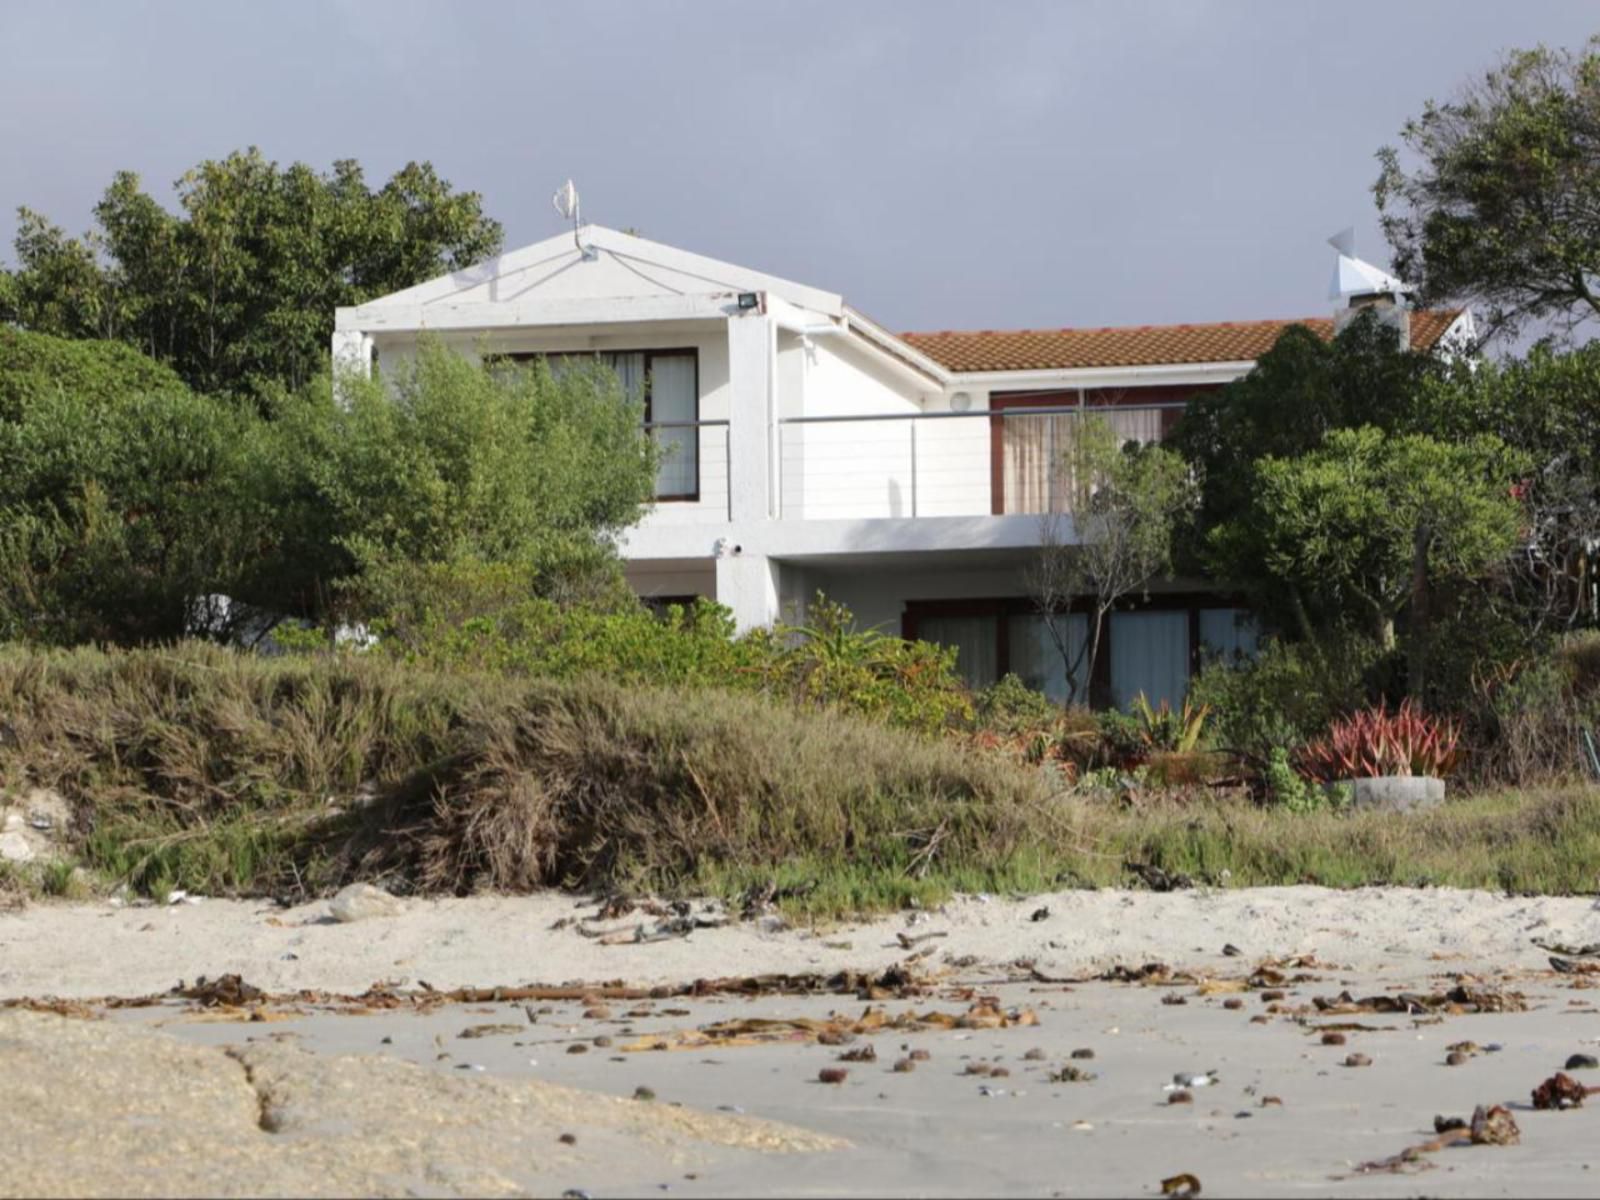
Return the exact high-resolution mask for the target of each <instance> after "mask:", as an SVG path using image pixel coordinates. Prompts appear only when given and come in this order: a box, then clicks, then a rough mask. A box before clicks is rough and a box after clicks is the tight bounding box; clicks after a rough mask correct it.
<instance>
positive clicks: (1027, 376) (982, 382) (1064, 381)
mask: <svg viewBox="0 0 1600 1200" xmlns="http://www.w3.org/2000/svg"><path fill="white" fill-rule="evenodd" d="M1255 365H1256V363H1255V360H1254V359H1250V358H1247V359H1235V360H1231V361H1228V362H1206V363H1151V364H1148V365H1144V366H1137V367H1062V368H1055V369H1050V370H1039V371H954V372H951V374H950V379H951V382H952V384H953V385H963V384H965V385H969V386H972V387H986V388H989V389H990V390H992V391H993V390H999V389H1003V388H1007V387H1050V386H1065V387H1098V386H1101V385H1106V384H1109V385H1112V386H1115V385H1116V384H1118V383H1133V382H1137V381H1143V382H1147V383H1150V382H1161V383H1210V382H1214V381H1216V380H1218V379H1221V380H1223V381H1227V380H1230V379H1237V378H1238V377H1239V376H1241V375H1248V374H1249V373H1250V372H1251V371H1252V370H1254V369H1255Z"/></svg>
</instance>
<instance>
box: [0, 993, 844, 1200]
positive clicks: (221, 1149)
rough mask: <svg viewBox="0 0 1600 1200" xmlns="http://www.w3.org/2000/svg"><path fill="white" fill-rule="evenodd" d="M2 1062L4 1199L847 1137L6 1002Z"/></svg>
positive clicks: (251, 1188)
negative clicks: (234, 1044) (182, 1036)
mask: <svg viewBox="0 0 1600 1200" xmlns="http://www.w3.org/2000/svg"><path fill="white" fill-rule="evenodd" d="M0 1058H3V1060H4V1062H5V1069H4V1070H3V1071H0V1112H4V1113H5V1114H6V1118H5V1120H6V1131H7V1135H8V1136H7V1139H6V1140H7V1144H8V1147H9V1149H8V1150H7V1152H6V1162H5V1170H4V1171H0V1195H18V1196H91V1195H117V1196H206V1195H306V1196H313V1195H316V1196H350V1195H392V1194H417V1193H418V1192H421V1193H423V1194H435V1195H437V1194H447V1195H448V1194H453V1195H472V1196H479V1195H482V1196H491V1195H523V1194H528V1193H529V1192H530V1191H531V1192H532V1193H534V1194H541V1195H543V1194H558V1193H559V1192H561V1191H563V1190H565V1189H566V1188H567V1187H570V1186H572V1185H573V1181H575V1180H582V1179H585V1178H594V1177H596V1176H597V1175H598V1174H602V1173H603V1175H604V1177H605V1178H606V1179H607V1180H609V1181H612V1182H614V1183H617V1184H621V1185H624V1186H625V1185H626V1184H627V1182H628V1181H629V1180H633V1181H636V1182H637V1183H638V1184H639V1185H640V1186H645V1185H649V1184H653V1183H654V1182H655V1181H656V1180H657V1179H659V1178H661V1177H664V1176H665V1175H669V1174H673V1173H677V1174H681V1173H682V1172H683V1171H684V1170H685V1169H688V1170H694V1169H695V1168H696V1167H697V1166H699V1167H703V1166H704V1165H706V1164H708V1163H713V1162H727V1161H728V1159H729V1157H730V1156H733V1157H738V1156H740V1155H745V1154H750V1153H757V1154H768V1153H791V1152H807V1151H823V1150H832V1149H836V1148H838V1147H841V1146H843V1145H845V1144H846V1143H844V1142H843V1141H841V1140H839V1139H837V1138H832V1137H828V1136H826V1135H823V1134H815V1133H808V1132H806V1131H804V1130H800V1129H795V1128H792V1127H788V1126H782V1125H777V1124H773V1123H770V1122H765V1121H758V1120H752V1119H749V1118H743V1117H727V1116H721V1115H715V1114H708V1113H701V1112H697V1111H694V1110H692V1109H686V1108H678V1107H674V1106H670V1105H667V1104H657V1103H651V1102H648V1101H642V1100H628V1099H619V1098H617V1097H614V1096H603V1095H599V1094H597V1093H594V1092H587V1091H580V1090H577V1089H575V1088H568V1087H560V1086H557V1085H555V1084H550V1083H544V1082H541V1081H537V1080H531V1079H505V1078H495V1077H490V1076H482V1075H467V1076H463V1075H455V1074H451V1073H440V1072H435V1071H428V1070H425V1069H424V1068H422V1067H419V1066H417V1065H415V1064H412V1063H408V1062H402V1061H397V1060H395V1059H392V1058H374V1057H369V1056H338V1057H334V1056H323V1055H314V1054H309V1053H306V1052H305V1051H302V1050H300V1049H297V1048H295V1047H293V1046H287V1045H275V1044H270V1043H268V1044H257V1045H251V1046H246V1047H244V1048H243V1049H239V1050H234V1051H229V1050H224V1049H220V1048H214V1047H204V1046H194V1045H186V1044H184V1043H182V1042H179V1041H177V1040H176V1039H174V1038H172V1037H169V1036H167V1035H165V1034H162V1033H156V1032H152V1031H149V1030H142V1029H138V1028H135V1027H132V1026H129V1025H126V1024H117V1023H111V1022H101V1021H79V1020H68V1019H64V1018H61V1017H55V1016H51V1015H48V1014H40V1013H27V1012H7V1013H0ZM567 1132H572V1133H573V1134H575V1141H574V1142H573V1143H572V1144H570V1145H568V1144H563V1143H562V1142H561V1141H560V1140H559V1139H560V1136H561V1135H562V1134H563V1133H567Z"/></svg>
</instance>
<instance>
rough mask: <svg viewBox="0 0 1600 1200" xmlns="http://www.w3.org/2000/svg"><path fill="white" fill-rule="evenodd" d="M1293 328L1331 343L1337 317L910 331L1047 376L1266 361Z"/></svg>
mask: <svg viewBox="0 0 1600 1200" xmlns="http://www.w3.org/2000/svg"><path fill="white" fill-rule="evenodd" d="M1460 315H1461V310H1459V309H1454V310H1447V309H1432V310H1422V311H1419V312H1414V313H1412V314H1411V345H1412V346H1413V347H1414V348H1415V349H1418V350H1428V349H1431V348H1432V347H1433V345H1434V343H1436V342H1437V341H1438V340H1439V338H1440V337H1441V336H1442V335H1443V334H1444V331H1445V330H1446V329H1448V328H1449V327H1450V324H1451V322H1453V321H1454V320H1455V319H1456V318H1457V317H1459V316H1460ZM1291 325H1305V326H1308V327H1309V328H1310V329H1311V330H1312V331H1313V332H1314V333H1316V334H1317V336H1319V337H1321V338H1324V339H1326V338H1331V337H1332V336H1333V321H1332V319H1331V318H1329V317H1302V318H1300V319H1298V320H1289V321H1224V322H1221V323H1220V324H1216V325H1128V326H1123V327H1121V328H1116V329H1111V328H1107V329H1015V330H992V329H985V330H981V331H977V332H964V333H963V332H951V331H949V330H945V331H943V332H941V333H905V334H901V335H900V336H901V337H902V338H903V339H904V340H905V342H906V343H907V344H908V345H910V346H913V347H914V348H916V349H917V350H920V351H921V352H922V353H923V354H926V355H927V356H928V357H929V358H931V359H933V360H934V361H935V362H937V363H938V364H939V365H940V366H942V367H945V368H946V369H947V370H951V371H1047V370H1060V369H1065V368H1072V367H1146V366H1158V365H1163V364H1167V363H1205V362H1247V361H1253V360H1255V359H1258V358H1260V357H1261V356H1262V355H1263V354H1265V353H1266V352H1267V351H1268V350H1270V349H1272V346H1273V344H1274V343H1275V342H1276V341H1277V340H1278V337H1279V336H1280V335H1281V334H1282V333H1283V331H1284V330H1285V329H1287V328H1289V326H1291Z"/></svg>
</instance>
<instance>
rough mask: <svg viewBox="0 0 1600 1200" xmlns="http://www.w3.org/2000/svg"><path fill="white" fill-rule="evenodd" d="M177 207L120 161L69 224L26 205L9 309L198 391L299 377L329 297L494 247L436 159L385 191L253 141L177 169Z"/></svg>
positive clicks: (318, 356) (329, 314) (480, 217)
mask: <svg viewBox="0 0 1600 1200" xmlns="http://www.w3.org/2000/svg"><path fill="white" fill-rule="evenodd" d="M176 190H177V199H178V211H177V212H176V213H174V212H170V211H168V210H167V209H166V208H164V207H163V206H162V205H161V204H159V203H158V202H157V201H156V200H155V199H153V198H152V197H151V196H150V195H149V194H148V193H146V192H145V191H143V190H142V188H141V186H140V181H139V177H138V176H137V175H135V174H133V173H131V172H127V171H124V172H120V173H118V174H117V175H116V177H115V178H114V179H113V180H112V182H111V186H110V187H108V188H107V189H106V191H105V194H104V196H103V197H102V198H101V200H100V202H99V204H97V205H96V206H95V210H94V214H95V229H94V230H93V231H91V232H90V233H88V234H85V235H84V236H83V237H81V238H74V237H71V236H69V235H68V234H67V233H65V232H64V231H63V230H62V229H61V228H59V227H58V226H56V225H53V224H51V223H50V222H49V221H48V220H47V219H46V218H45V217H44V216H42V215H40V214H39V213H36V212H33V211H31V210H29V209H27V208H23V209H21V210H19V224H18V231H17V236H16V242H15V250H16V258H17V267H16V269H15V270H14V271H12V272H0V320H10V321H12V322H15V323H16V324H18V325H20V326H21V327H22V328H24V329H29V330H33V331H35V332H39V333H48V334H54V335H57V336H60V337H70V338H101V339H110V340H117V341H123V342H126V343H128V344H129V345H132V346H135V347H137V348H138V349H139V350H141V351H143V352H144V353H145V354H148V355H149V356H150V357H152V358H154V359H156V360H158V361H159V362H162V363H165V364H168V365H170V366H171V367H172V368H173V369H174V370H175V371H176V372H177V373H178V374H179V375H180V376H181V377H182V378H183V379H184V381H185V382H187V383H188V384H189V385H190V386H191V387H193V388H195V389H196V390H198V391H204V392H233V393H242V392H248V391H250V390H252V389H253V388H256V387H259V386H261V385H262V384H265V383H268V382H273V381H276V382H279V383H282V384H285V385H287V386H288V387H291V388H297V387H301V386H303V385H304V384H306V383H307V382H308V381H310V380H311V379H313V378H315V377H316V376H317V375H319V374H321V373H322V372H323V371H325V370H326V363H327V352H328V343H329V339H330V336H331V334H332V330H333V311H334V309H335V307H338V306H341V305H354V304H360V303H362V302H364V301H366V300H369V299H372V298H373V297H375V296H379V295H383V294H385V293H388V292H392V291H397V290H399V289H401V288H405V287H409V286H411V285H412V284H415V283H418V282H421V281H422V280H424V279H428V278H430V277H432V276H435V275H439V274H442V273H444V272H446V271H450V270H454V269H457V268H459V267H463V266H466V265H468V264H471V263H474V262H478V261H481V260H482V259H484V258H487V257H490V256H491V255H493V254H495V253H496V252H498V250H499V248H500V244H501V229H500V225H499V224H498V223H497V222H495V221H493V220H490V219H489V218H488V217H486V216H485V215H484V214H483V210H482V198H481V197H480V196H479V195H478V193H476V192H457V191H454V190H452V188H451V187H450V184H449V183H448V182H446V181H445V180H443V179H440V178H439V176H438V175H437V174H436V173H435V171H434V169H433V168H432V166H430V165H429V164H427V163H409V164H407V165H406V166H405V167H404V168H402V169H401V170H400V171H398V172H396V173H395V175H394V176H393V177H392V178H391V179H390V180H389V181H388V182H387V183H385V184H384V185H383V186H382V187H381V188H379V189H377V190H376V191H374V190H372V189H371V188H369V187H368V186H367V184H366V181H365V178H364V177H363V175H362V171H361V168H360V166H359V165H357V164H356V163H355V162H354V161H352V160H348V159H346V160H341V161H339V162H336V163H335V164H334V166H333V170H332V172H331V173H320V172H317V171H314V170H313V169H312V168H310V167H308V166H306V165H305V164H303V163H295V164H293V165H291V166H289V167H279V166H278V164H277V163H275V162H271V161H269V160H267V159H266V158H265V157H263V155H262V154H261V152H260V151H259V150H257V149H255V148H253V147H252V148H251V149H250V150H248V151H245V152H242V153H240V152H235V153H233V154H230V155H229V156H228V157H227V158H225V159H221V160H209V161H206V162H203V163H201V164H200V165H199V166H197V167H195V168H194V169H193V170H191V171H189V172H187V173H186V174H185V175H184V176H183V177H182V178H181V179H180V180H178V182H177V185H176Z"/></svg>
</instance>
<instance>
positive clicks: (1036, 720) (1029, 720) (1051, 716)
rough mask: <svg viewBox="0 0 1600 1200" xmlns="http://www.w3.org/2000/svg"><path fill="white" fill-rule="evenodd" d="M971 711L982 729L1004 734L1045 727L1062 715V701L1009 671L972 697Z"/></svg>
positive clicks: (1025, 731)
mask: <svg viewBox="0 0 1600 1200" xmlns="http://www.w3.org/2000/svg"><path fill="white" fill-rule="evenodd" d="M972 711H973V719H974V720H975V721H976V722H977V723H978V727H979V728H980V729H989V730H993V731H994V732H995V733H1003V734H1017V733H1027V732H1031V731H1033V730H1036V729H1043V728H1044V727H1045V726H1047V725H1049V724H1050V723H1051V722H1052V721H1054V720H1055V719H1056V718H1057V717H1058V716H1060V715H1061V708H1060V706H1059V705H1057V704H1056V703H1055V702H1054V701H1052V700H1051V699H1050V698H1049V697H1048V696H1046V695H1045V694H1044V693H1043V692H1036V691H1034V690H1033V689H1032V688H1030V687H1029V686H1028V685H1027V684H1025V683H1023V682H1022V680H1021V679H1019V678H1018V677H1017V676H1016V675H1014V674H1011V673H1009V672H1008V673H1007V674H1006V675H1004V676H1002V677H1001V678H1000V679H998V680H996V681H995V682H994V683H991V684H990V685H989V686H988V687H986V688H984V689H983V690H982V691H980V692H979V693H978V694H977V695H976V696H974V697H973V698H972Z"/></svg>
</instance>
